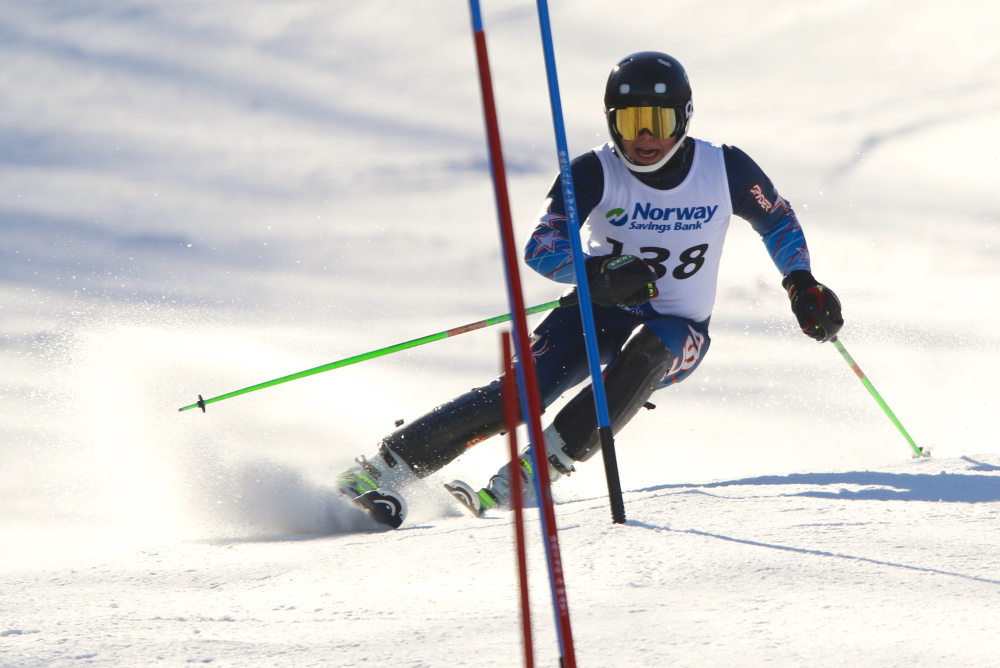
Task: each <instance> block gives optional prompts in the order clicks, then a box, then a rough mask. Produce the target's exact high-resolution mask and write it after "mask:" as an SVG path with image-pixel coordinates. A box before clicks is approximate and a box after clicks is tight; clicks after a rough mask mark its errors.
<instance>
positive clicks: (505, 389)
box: [500, 332, 535, 668]
mask: <svg viewBox="0 0 1000 668" xmlns="http://www.w3.org/2000/svg"><path fill="white" fill-rule="evenodd" d="M512 352H513V351H512V350H511V345H510V332H502V333H501V334H500V354H501V355H502V356H503V384H502V385H501V388H502V394H503V420H504V424H506V426H507V435H508V441H509V442H510V462H511V463H510V470H511V471H513V472H514V475H512V476H511V477H510V501H511V506H513V508H514V538H515V540H516V541H517V577H518V582H519V583H520V585H521V636H522V637H523V639H524V665H525V668H534V666H535V652H534V649H533V646H532V639H531V601H530V599H529V597H528V556H527V549H526V548H525V541H524V497H523V496H522V494H523V492H522V490H521V476H520V474H519V471H520V466H521V463H520V462H519V461H518V460H519V459H520V457H521V456H520V454H518V452H517V423H518V415H519V414H518V410H517V397H518V395H517V385H516V384H515V383H514V363H513V360H512V359H511V354H512Z"/></svg>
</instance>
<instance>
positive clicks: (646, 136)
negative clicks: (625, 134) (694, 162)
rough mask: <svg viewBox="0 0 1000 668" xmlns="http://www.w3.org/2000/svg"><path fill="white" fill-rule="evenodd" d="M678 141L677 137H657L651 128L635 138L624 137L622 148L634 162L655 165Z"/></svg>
mask: <svg viewBox="0 0 1000 668" xmlns="http://www.w3.org/2000/svg"><path fill="white" fill-rule="evenodd" d="M676 143H677V137H667V138H666V139H656V138H654V137H653V134H652V133H651V132H650V131H649V130H643V131H642V132H640V133H639V136H638V137H636V138H635V139H622V148H624V149H625V154H626V155H627V156H628V157H630V158H631V159H632V160H633V162H635V163H637V164H640V165H655V164H656V163H657V162H659V161H660V160H662V159H663V156H665V155H666V154H667V153H669V152H670V149H672V148H673V147H674V145H675V144H676Z"/></svg>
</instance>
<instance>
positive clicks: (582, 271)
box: [536, 0, 625, 524]
mask: <svg viewBox="0 0 1000 668" xmlns="http://www.w3.org/2000/svg"><path fill="white" fill-rule="evenodd" d="M536 4H537V5H538V23H539V27H540V29H541V33H542V51H543V53H544V55H545V72H546V75H547V77H548V84H549V101H550V104H551V107H552V125H553V128H554V130H555V135H556V153H557V155H558V158H559V178H560V182H561V184H562V195H563V203H564V204H565V207H566V222H567V223H568V225H567V227H568V230H569V237H570V245H571V247H572V249H573V270H574V272H575V274H576V285H577V289H578V290H579V291H580V318H581V319H582V320H583V334H584V337H583V338H584V340H585V342H586V350H587V363H588V365H589V367H590V378H591V387H593V389H594V407H595V410H596V412H597V433H598V435H599V437H600V440H601V456H602V457H603V459H604V477H605V478H606V480H607V484H608V501H609V503H610V505H611V521H612V522H613V523H614V524H624V523H625V501H624V499H623V498H622V486H621V479H620V477H619V475H618V459H617V456H616V455H615V437H614V435H613V433H612V430H611V417H610V415H609V413H608V401H607V397H606V396H605V393H604V379H603V377H602V375H601V357H600V351H599V349H598V344H597V330H596V327H595V325H594V314H593V311H592V310H591V306H590V290H589V287H588V285H587V269H586V266H585V265H584V258H585V256H584V254H583V242H582V241H581V238H580V220H579V215H578V213H577V209H576V193H575V191H574V189H573V172H572V170H571V168H570V159H569V148H568V144H567V142H566V127H565V124H564V121H563V113H562V99H561V97H560V95H559V80H558V76H557V74H556V57H555V48H554V46H553V44H552V26H551V22H550V20H549V7H548V3H547V2H546V0H537V3H536Z"/></svg>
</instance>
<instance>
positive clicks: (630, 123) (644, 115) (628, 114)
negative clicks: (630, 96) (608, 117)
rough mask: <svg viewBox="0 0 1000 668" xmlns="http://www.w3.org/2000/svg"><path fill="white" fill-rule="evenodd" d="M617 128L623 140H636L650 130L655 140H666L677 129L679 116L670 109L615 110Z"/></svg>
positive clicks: (632, 108)
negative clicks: (644, 131) (643, 132)
mask: <svg viewBox="0 0 1000 668" xmlns="http://www.w3.org/2000/svg"><path fill="white" fill-rule="evenodd" d="M614 114H615V119H614V121H615V128H616V129H617V130H618V133H619V134H620V135H621V136H622V139H628V140H632V139H636V138H638V136H639V134H640V133H641V132H642V131H643V130H648V131H649V133H650V134H652V135H653V138H654V139H666V138H667V137H669V136H670V135H672V134H673V133H674V129H675V128H676V127H677V114H676V113H675V112H674V110H673V109H671V108H669V107H626V108H624V109H615V110H614Z"/></svg>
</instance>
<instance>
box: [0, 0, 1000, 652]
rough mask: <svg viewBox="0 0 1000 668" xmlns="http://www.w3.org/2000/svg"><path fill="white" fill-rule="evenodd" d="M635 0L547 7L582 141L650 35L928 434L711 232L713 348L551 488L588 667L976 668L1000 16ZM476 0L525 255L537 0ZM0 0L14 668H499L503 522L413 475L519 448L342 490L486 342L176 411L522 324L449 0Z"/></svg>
mask: <svg viewBox="0 0 1000 668" xmlns="http://www.w3.org/2000/svg"><path fill="white" fill-rule="evenodd" d="M629 7H630V9H629V11H628V12H627V13H620V12H609V11H608V4H607V3H605V2H597V1H596V0H579V1H578V2H574V3H554V4H553V6H552V7H551V8H550V9H551V12H552V22H553V30H554V31H555V35H554V38H555V44H556V57H557V63H558V66H559V74H560V86H561V90H562V93H563V108H564V111H565V113H566V125H567V129H568V133H569V145H570V148H571V150H572V151H574V152H583V151H585V150H587V149H588V148H590V147H592V146H594V145H596V144H598V143H600V142H602V141H604V137H605V135H606V129H605V127H604V121H603V117H602V115H601V94H602V92H603V82H604V78H605V77H606V74H607V71H608V69H609V68H610V66H611V64H612V63H613V62H615V60H616V59H617V58H619V57H621V56H622V55H625V54H627V53H630V52H632V51H637V50H642V49H647V48H655V49H660V50H665V51H668V52H670V53H672V54H673V55H675V56H677V57H678V58H679V59H680V60H681V62H683V63H685V65H686V67H687V69H688V71H689V73H690V75H691V77H692V83H693V86H694V90H695V106H696V111H697V113H696V115H695V118H694V125H693V134H694V135H695V136H698V137H701V138H704V139H708V140H711V141H715V142H718V143H722V142H725V143H731V144H734V145H737V146H739V147H740V148H743V149H744V150H746V151H747V152H748V153H749V154H750V155H751V156H753V157H754V158H755V159H756V160H757V161H758V162H759V163H760V164H761V165H762V166H763V167H764V169H765V170H766V171H767V172H768V173H769V174H770V175H771V176H772V178H773V179H774V180H775V182H776V184H777V186H778V188H779V189H780V190H781V192H782V194H783V195H784V196H785V197H786V198H787V199H789V200H790V201H791V203H792V204H793V205H794V206H795V208H796V210H797V212H798V213H799V216H800V219H801V220H802V223H803V225H804V227H805V229H806V234H807V236H808V239H809V242H810V247H811V251H812V254H813V266H814V271H815V273H816V275H817V277H818V278H819V280H821V281H823V282H825V283H828V284H829V285H830V286H831V287H833V288H834V289H835V290H836V291H837V293H838V295H839V296H840V297H841V299H842V301H843V302H844V305H845V317H846V319H847V324H846V325H845V328H844V330H843V332H842V335H841V340H842V341H843V343H844V344H845V345H846V346H847V349H848V350H849V351H850V353H851V354H852V355H853V356H854V358H855V360H857V362H858V364H859V365H860V367H861V368H862V369H863V370H864V371H865V372H866V374H867V375H868V377H869V378H870V379H871V380H872V382H873V383H874V384H875V386H876V387H877V388H878V390H879V391H880V392H881V393H882V395H883V396H884V397H885V399H886V401H887V402H888V404H889V405H890V406H891V407H892V409H893V410H894V411H895V413H896V415H897V416H898V417H899V419H900V420H901V422H902V424H903V425H905V426H906V428H907V430H908V431H909V433H910V434H911V435H912V436H913V438H914V439H915V441H916V442H917V443H918V444H919V445H921V446H928V447H931V449H932V453H933V456H932V457H931V458H922V459H912V458H911V457H910V449H909V446H908V445H907V443H906V441H905V440H904V439H903V438H902V436H901V435H900V434H899V432H898V431H897V430H896V429H895V427H894V426H893V425H892V423H891V422H890V421H889V420H888V419H887V418H886V416H885V415H884V414H883V413H882V411H881V410H880V409H879V407H878V406H877V405H876V403H875V402H874V401H873V400H872V398H871V396H869V395H868V393H867V392H866V391H865V389H864V387H863V386H862V385H861V383H859V382H858V379H857V377H855V375H854V374H853V373H852V372H851V370H850V368H849V367H848V366H847V365H846V364H845V363H844V360H843V359H842V358H841V357H840V355H838V354H837V352H836V351H835V350H834V349H833V348H832V347H831V346H828V345H826V346H817V345H816V344H815V343H813V342H811V341H809V340H808V339H806V338H805V337H803V336H802V335H801V334H800V333H798V332H797V331H796V328H795V326H794V322H793V320H792V317H791V315H790V313H789V312H788V306H787V300H786V299H785V297H784V296H783V294H782V293H781V290H780V286H779V284H778V277H777V275H776V272H775V270H774V268H773V266H772V265H771V264H770V262H769V260H768V258H767V256H766V253H765V252H764V250H763V248H762V246H761V244H760V242H759V240H758V239H757V238H756V236H755V235H754V234H753V232H752V231H750V230H749V229H748V226H746V225H743V224H741V221H739V220H734V222H733V225H732V230H731V232H730V235H729V240H728V241H727V248H726V251H725V256H724V259H723V271H722V275H721V277H720V291H719V299H718V303H717V305H716V311H715V315H714V316H713V322H712V330H711V333H712V337H713V343H712V349H711V351H710V353H709V355H708V357H707V359H706V361H705V363H704V364H703V365H702V367H701V368H700V369H699V373H698V374H696V375H695V376H694V377H692V378H691V379H690V380H688V381H686V382H685V383H683V384H682V385H681V386H679V387H677V388H672V389H670V390H667V391H663V392H661V393H658V394H656V395H654V397H653V399H652V401H653V402H654V403H655V404H656V405H657V408H656V409H655V410H652V411H643V412H642V413H640V415H639V416H637V418H636V419H635V420H634V421H633V423H632V424H631V425H630V426H629V427H628V429H627V430H625V431H624V432H622V433H621V434H620V435H619V436H618V438H617V439H616V442H617V447H618V459H619V465H620V470H621V477H622V483H623V486H624V488H625V489H626V494H625V501H626V512H627V514H628V523H627V524H626V525H624V526H616V525H613V524H612V523H611V521H610V511H609V510H608V506H607V499H606V498H605V496H604V489H605V487H604V484H605V483H604V480H603V472H602V471H601V467H600V464H599V459H595V460H594V461H593V462H591V463H590V464H588V465H587V466H585V467H582V468H581V470H580V471H579V472H578V473H576V474H574V475H573V476H572V477H571V478H569V479H566V480H563V481H560V482H559V483H558V485H557V486H556V487H555V490H554V491H555V494H556V498H557V502H558V505H557V508H556V513H557V518H558V524H559V528H560V534H559V538H560V544H561V547H562V555H563V563H564V566H565V569H566V575H565V578H566V584H567V591H568V599H569V606H570V613H571V618H572V628H573V634H574V638H575V647H576V655H577V659H578V664H579V665H581V666H625V665H628V666H663V665H679V666H707V665H718V666H728V665H735V664H739V665H752V666H757V665H782V666H785V665H788V666H801V665H809V666H840V665H851V664H854V665H870V666H940V665H954V666H987V665H1000V663H998V662H997V659H996V653H997V649H998V647H1000V642H998V640H997V637H996V636H997V634H996V628H997V627H998V624H1000V609H998V608H1000V605H998V603H997V601H998V600H1000V596H998V594H1000V561H998V558H997V556H996V555H997V554H998V552H1000V550H998V547H1000V545H998V542H1000V538H998V537H997V532H996V531H995V525H996V522H997V520H998V519H1000V518H998V513H1000V491H998V490H1000V480H998V479H997V477H998V475H1000V474H998V472H1000V441H998V438H997V437H998V430H997V426H996V425H997V422H996V419H995V414H994V413H993V411H994V407H995V406H996V405H997V402H998V399H1000V392H998V390H997V384H996V382H995V379H996V377H997V376H998V374H1000V334H998V332H1000V314H998V312H997V310H996V309H995V308H993V307H992V297H991V295H993V294H995V293H996V292H997V290H1000V259H998V257H1000V256H998V254H997V246H998V243H1000V231H998V214H1000V201H998V197H997V195H996V183H997V182H998V177H1000V153H998V149H997V146H1000V123H998V120H1000V119H998V114H1000V79H998V78H997V75H996V74H995V73H996V72H997V71H1000V68H998V65H1000V46H997V42H996V39H995V36H994V35H993V32H994V31H993V30H992V26H993V25H995V23H996V10H995V9H994V8H993V6H992V4H988V3H987V2H985V1H974V0H970V1H968V2H963V3H952V4H951V5H949V6H947V7H943V6H941V5H939V4H932V3H905V4H903V3H897V2H891V1H888V0H876V1H874V2H865V3H861V2H854V1H845V2H840V3H819V4H816V3H812V4H808V3H807V4H803V3H787V2H781V1H779V0H765V1H763V2H758V3H754V4H753V5H747V4H746V3H737V2H730V1H724V2H716V3H694V2H681V3H672V4H669V5H667V4H664V3H655V2H646V1H644V0H640V1H638V2H635V3H632V4H630V6H629ZM483 9H484V25H485V28H486V33H487V41H488V46H489V49H490V57H491V66H492V70H493V74H494V78H495V81H494V84H495V89H496V95H497V102H498V105H499V113H500V122H501V132H502V135H503V141H504V153H505V156H506V158H507V161H508V167H509V169H510V175H509V176H510V190H511V205H512V208H513V211H514V214H515V218H516V225H517V226H518V236H519V238H520V237H523V235H524V234H525V233H526V232H527V227H528V225H529V224H530V221H531V218H532V216H533V215H534V213H535V211H536V210H537V207H538V205H539V202H540V197H541V196H542V194H543V193H544V191H545V190H546V189H547V187H548V185H549V183H550V181H551V179H552V178H553V176H554V175H555V173H556V171H557V164H556V159H555V152H554V141H553V139H552V131H551V119H550V116H549V113H550V112H549V104H548V96H547V91H546V89H545V75H544V66H543V60H542V55H541V47H540V42H539V39H538V28H537V19H536V15H535V6H534V4H533V3H529V2H524V1H521V0H510V1H509V2H505V3H502V4H501V5H494V4H490V3H487V6H484V8H483ZM2 16H3V20H2V21H0V60H2V62H3V63H4V67H3V68H2V70H0V80H2V82H3V84H4V89H5V90H6V91H8V93H9V94H8V95H7V96H6V98H5V103H4V105H3V106H2V107H0V254H2V256H3V261H2V262H0V399H2V406H3V411H2V412H0V438H2V441H0V443H2V451H0V452H2V457H3V465H2V466H0V665H3V666H43V665H45V666H69V665H83V664H89V665H123V666H125V665H127V666H134V665H149V664H160V665H180V664H189V663H209V664H212V665H232V666H237V665H238V666H246V665H269V666H310V665H332V666H362V665H364V666H379V665H381V666H403V667H407V668H415V667H418V666H440V665H476V666H514V665H519V664H520V662H521V653H520V631H519V622H518V614H519V613H518V602H517V588H516V573H515V560H514V552H513V546H512V535H513V530H512V526H511V518H510V517H509V516H508V515H507V514H505V513H494V514H491V515H490V516H489V517H488V518H486V519H484V520H474V519H472V518H469V517H467V516H465V515H463V514H462V513H461V512H460V511H459V510H458V509H457V508H456V507H455V504H454V503H452V502H451V501H450V500H449V499H448V498H447V495H446V493H445V492H444V491H443V489H441V487H440V483H441V482H442V481H444V480H447V479H449V478H452V477H460V478H463V479H466V480H469V481H470V482H472V483H474V484H481V483H482V482H484V481H485V479H486V478H487V477H488V476H489V475H490V474H491V473H492V472H493V471H495V469H496V468H497V467H498V466H499V465H500V464H501V463H502V461H503V457H504V452H505V447H506V445H505V443H503V442H501V441H500V440H499V439H494V441H495V442H494V441H490V442H487V443H484V444H481V445H480V446H477V448H475V449H474V450H472V451H470V452H469V453H468V454H467V455H465V456H463V457H462V458H460V459H459V460H458V461H456V462H454V463H453V464H452V465H451V466H449V467H448V468H446V469H445V471H443V472H442V473H441V474H439V475H436V476H432V477H431V478H429V479H428V480H427V481H426V483H425V484H422V485H421V486H420V487H419V488H418V489H415V490H413V491H411V492H410V493H409V495H408V501H409V505H410V518H409V519H408V521H407V522H406V524H404V526H403V528H402V529H400V530H398V531H395V532H381V531H377V530H374V529H373V527H372V526H371V525H370V524H368V522H367V519H366V518H365V517H364V516H362V515H360V514H359V513H358V512H356V511H355V510H354V509H352V508H350V507H348V506H345V505H344V504H343V503H342V502H341V501H339V500H338V499H336V498H331V494H330V491H329V490H330V486H331V485H332V483H333V480H334V479H335V477H336V474H337V473H338V472H339V471H341V470H343V469H344V468H345V467H346V466H348V465H349V464H350V462H351V459H352V458H353V457H354V456H356V455H360V454H371V451H372V450H373V449H374V446H375V444H376V443H377V442H378V439H379V438H381V437H382V436H383V435H384V434H385V433H387V432H389V431H391V429H392V425H393V421H394V420H396V419H407V420H409V419H412V418H413V417H416V416H418V415H419V414H421V413H422V412H423V411H425V410H427V409H428V408H430V407H431V406H433V405H434V404H436V403H438V402H441V401H444V400H446V399H448V398H450V397H451V396H453V395H455V394H457V393H459V392H462V391H465V390H467V389H468V388H470V387H473V386H476V385H479V384H482V383H485V382H488V381H489V380H490V379H491V378H492V377H493V376H494V375H495V374H496V373H497V367H498V362H497V358H498V353H497V349H498V331H497V330H499V329H500V328H499V327H495V328H491V329H487V330H483V331H479V332H475V333H469V334H464V335H462V336H461V337H456V338H454V339H450V340H448V341H444V342H437V343H433V344H429V345H426V346H422V347H419V348H415V349H412V350H409V351H406V352H402V353H397V354H395V355H392V356H389V357H384V358H380V359H377V360H373V361H369V362H365V363H363V364H359V365H355V366H351V367H346V368H342V369H338V370H335V371H332V372H329V373H326V374H320V375H318V376H313V377H310V378H306V379H302V380H297V381H294V382H292V383H288V384H285V385H282V386H280V387H275V388H271V389H267V390H263V391H260V392H256V393H253V394H248V395H244V396H241V397H236V398H233V399H230V400H227V401H225V402H219V403H216V404H213V405H211V406H210V407H209V409H208V412H207V413H206V414H205V415H202V414H201V412H200V411H189V412H184V413H178V412H177V408H179V407H180V406H184V405H187V404H190V403H191V402H193V401H194V400H195V399H196V397H197V395H198V394H199V393H201V394H203V395H204V396H206V397H210V396H215V395H218V394H222V393H224V392H228V391H231V390H235V389H239V388H241V387H245V386H248V385H252V384H255V383H258V382H261V381H264V380H268V379H271V378H275V377H278V376H283V375H286V374H289V373H292V372H295V371H300V370H303V369H307V368H311V367H314V366H317V365H319V364H324V363H327V362H331V361H334V360H338V359H342V358H344V357H348V356H352V355H355V354H358V353H361V352H365V351H367V350H372V349H375V348H379V347H382V346H386V345H390V344H393V343H397V342H401V341H407V340H410V339H414V338H417V337H420V336H424V335H426V334H430V333H433V332H438V331H443V330H445V329H450V328H452V327H456V326H458V325H462V324H466V323H470V322H475V321H477V320H481V319H483V318H486V317H491V316H494V315H498V314H501V313H504V312H506V311H507V305H506V295H505V291H504V286H503V282H502V268H501V263H500V257H499V249H498V235H497V232H496V221H495V206H494V201H493V194H492V186H491V184H490V181H489V172H488V166H487V162H486V150H485V139H484V130H483V123H482V117H481V109H480V103H479V97H478V96H479V92H478V82H477V79H476V70H475V62H474V52H473V48H472V40H471V36H470V29H469V16H468V8H467V7H466V6H465V5H463V4H461V3H447V4H445V3H419V4H412V6H411V4H407V3H402V4H401V3H388V2H383V1H382V0H372V1H370V2H366V3H360V4H358V3H316V2H313V1H307V0H292V1H287V0H286V1H283V2H275V1H270V2H268V1H264V0H243V1H242V2H238V3H237V2H234V1H233V0H219V1H217V2H213V3H209V4H205V3H185V2H175V3H153V2H148V1H138V0H136V1H132V2H109V1H101V2H92V3H88V4H87V5H86V6H85V7H84V6H80V7H76V6H74V7H72V8H70V7H68V6H67V5H66V4H65V3H61V2H55V1H52V0H43V1H40V2H30V3H27V2H20V3H17V2H15V3H7V4H5V5H4V8H3V10H2ZM640 17H641V20H639V18H640ZM524 290H525V294H526V299H527V301H528V302H529V303H532V304H535V303H543V302H546V301H549V300H551V299H553V298H554V297H555V296H556V295H558V290H555V289H554V286H553V285H552V284H551V283H549V282H547V281H545V280H544V279H541V278H540V277H536V276H533V275H529V274H528V273H527V272H526V273H525V286H524ZM522 441H523V439H522ZM527 528H528V536H529V541H530V543H531V545H530V546H529V548H530V554H529V565H530V584H531V599H532V605H533V619H532V621H533V624H534V628H535V652H536V657H537V663H538V665H540V666H554V665H557V663H558V650H557V645H556V641H555V634H554V630H553V615H552V612H551V604H550V599H549V590H548V585H547V578H546V569H545V565H544V556H543V554H542V552H541V547H540V546H541V536H540V531H539V529H538V520H537V514H536V513H535V511H530V512H529V513H528V527H527Z"/></svg>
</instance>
